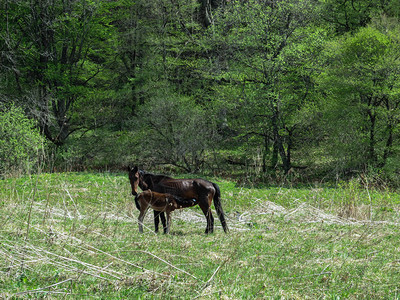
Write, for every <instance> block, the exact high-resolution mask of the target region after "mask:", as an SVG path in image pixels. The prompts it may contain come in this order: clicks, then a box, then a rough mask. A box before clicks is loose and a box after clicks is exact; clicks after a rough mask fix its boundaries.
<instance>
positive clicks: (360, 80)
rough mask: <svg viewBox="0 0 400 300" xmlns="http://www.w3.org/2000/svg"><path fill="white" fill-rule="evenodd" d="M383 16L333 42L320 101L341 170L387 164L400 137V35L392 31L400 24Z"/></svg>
mask: <svg viewBox="0 0 400 300" xmlns="http://www.w3.org/2000/svg"><path fill="white" fill-rule="evenodd" d="M384 22H385V23H386V25H384V23H382V24H381V26H379V27H380V28H379V27H378V26H376V27H375V26H370V27H366V28H362V29H360V30H359V31H357V32H356V33H354V34H351V35H346V36H344V37H343V38H341V39H339V40H338V41H335V42H333V43H329V44H328V52H329V53H330V56H329V60H330V66H329V67H328V68H327V69H326V70H325V72H324V73H322V76H321V77H320V79H321V81H320V82H321V87H322V88H323V93H324V94H325V95H326V96H327V97H326V98H325V99H323V100H322V101H323V102H321V105H323V110H324V114H325V117H326V118H325V121H326V123H325V128H326V129H327V132H328V133H329V136H328V138H327V142H328V143H329V145H330V146H332V148H331V153H332V154H333V153H335V154H334V155H333V157H336V158H335V161H336V162H338V161H339V160H341V161H342V163H340V165H341V166H338V167H339V169H342V170H343V169H346V168H353V169H355V170H357V169H358V170H359V169H360V168H363V167H365V166H366V165H370V166H372V167H383V166H385V165H386V163H387V159H388V158H389V157H390V156H392V155H394V152H393V150H394V147H395V146H396V145H397V143H398V142H397V136H398V135H397V132H398V126H399V122H398V120H397V117H395V116H396V115H398V114H399V110H398V109H399V103H400V102H399V95H400V94H399V91H400V89H399V88H400V86H399V84H398V80H397V79H398V74H399V71H400V60H399V57H398V47H399V45H400V43H399V42H400V40H399V39H398V38H397V37H395V36H394V35H393V33H394V32H398V29H396V28H392V29H391V30H389V28H390V23H388V22H387V21H384ZM382 25H384V26H382ZM383 29H384V30H383Z"/></svg>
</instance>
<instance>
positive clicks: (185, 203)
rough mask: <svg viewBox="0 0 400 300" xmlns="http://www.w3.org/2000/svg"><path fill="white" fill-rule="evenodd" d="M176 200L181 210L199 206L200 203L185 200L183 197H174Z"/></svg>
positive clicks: (194, 200)
mask: <svg viewBox="0 0 400 300" xmlns="http://www.w3.org/2000/svg"><path fill="white" fill-rule="evenodd" d="M174 199H175V201H176V203H177V204H178V205H179V206H181V208H185V207H191V206H195V205H196V204H198V201H197V200H196V199H194V198H193V199H183V198H181V197H178V196H174Z"/></svg>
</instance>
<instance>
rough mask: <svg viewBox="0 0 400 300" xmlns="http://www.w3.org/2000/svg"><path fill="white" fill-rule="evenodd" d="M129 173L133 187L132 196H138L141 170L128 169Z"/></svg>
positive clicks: (135, 168)
mask: <svg viewBox="0 0 400 300" xmlns="http://www.w3.org/2000/svg"><path fill="white" fill-rule="evenodd" d="M128 172H129V181H130V183H131V187H132V195H133V196H136V195H137V194H138V185H139V178H140V174H139V168H138V167H137V166H135V167H133V168H132V167H131V166H129V167H128Z"/></svg>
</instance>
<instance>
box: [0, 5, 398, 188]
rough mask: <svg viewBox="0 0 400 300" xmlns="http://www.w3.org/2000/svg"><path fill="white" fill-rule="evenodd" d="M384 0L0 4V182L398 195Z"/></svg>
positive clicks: (393, 87)
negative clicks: (332, 184)
mask: <svg viewBox="0 0 400 300" xmlns="http://www.w3.org/2000/svg"><path fill="white" fill-rule="evenodd" d="M399 77H400V2H399V1H398V0H371V1H365V0H153V1H148V0H136V1H129V0H108V1H100V0H63V1H57V0H1V1H0V129H1V130H0V177H4V176H7V174H15V173H25V172H35V170H37V169H38V168H44V169H46V170H49V171H53V170H54V171H64V170H86V169H95V170H97V169H100V170H106V169H119V168H122V167H123V166H126V165H128V164H130V163H135V164H138V165H140V166H141V167H144V168H147V169H155V168H164V170H169V171H170V172H172V171H173V172H178V173H209V174H218V175H219V176H227V177H240V178H244V179H245V180H250V181H252V182H270V181H280V180H291V181H294V182H313V181H329V180H337V179H338V178H339V179H342V178H344V179H345V178H351V177H353V176H366V177H367V178H369V180H370V181H371V182H372V181H373V182H376V183H377V184H384V185H392V186H399V185H400V180H399V176H398V175H399V172H400V78H399Z"/></svg>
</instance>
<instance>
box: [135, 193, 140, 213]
mask: <svg viewBox="0 0 400 300" xmlns="http://www.w3.org/2000/svg"><path fill="white" fill-rule="evenodd" d="M139 195H140V194H136V196H135V204H136V208H137V209H138V210H140V203H139Z"/></svg>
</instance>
